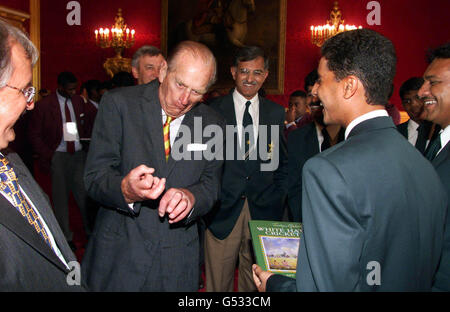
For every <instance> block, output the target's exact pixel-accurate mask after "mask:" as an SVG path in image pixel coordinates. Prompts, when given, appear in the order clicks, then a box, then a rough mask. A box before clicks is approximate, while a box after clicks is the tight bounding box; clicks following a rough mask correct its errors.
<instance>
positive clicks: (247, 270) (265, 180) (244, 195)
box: [205, 46, 287, 291]
mask: <svg viewBox="0 0 450 312" xmlns="http://www.w3.org/2000/svg"><path fill="white" fill-rule="evenodd" d="M268 68H269V64H268V57H267V56H266V55H265V53H264V51H263V50H262V49H261V48H259V47H256V46H250V47H245V48H242V49H240V50H239V52H238V53H237V55H236V57H235V62H234V64H233V66H232V67H231V74H232V76H233V78H234V80H235V84H236V87H235V89H233V91H232V92H231V93H229V94H228V95H226V96H223V97H220V98H218V99H216V100H215V101H214V102H213V103H212V104H211V107H212V108H214V109H215V110H217V111H218V112H219V113H220V114H221V115H222V116H224V117H225V119H226V122H227V130H228V129H230V128H234V129H237V130H238V131H237V132H235V133H234V135H232V136H228V135H227V142H226V149H227V151H226V152H227V153H226V154H227V155H226V159H225V164H224V169H223V177H222V189H221V197H220V203H219V204H218V205H217V206H216V207H215V208H214V209H213V210H212V211H211V213H209V214H208V216H207V222H206V224H207V226H208V228H207V230H206V234H205V266H206V290H207V291H233V285H234V282H233V279H234V270H235V266H236V263H237V260H238V258H239V281H238V288H239V290H240V291H254V290H256V288H255V286H254V285H253V281H252V273H251V265H252V263H253V259H252V246H251V239H250V233H249V227H248V221H249V220H251V219H254V220H281V218H282V215H283V209H284V202H285V194H286V191H285V183H286V175H287V173H286V170H287V151H286V142H285V138H284V134H283V127H284V109H283V107H282V106H280V105H278V104H276V103H274V102H272V101H270V100H268V99H266V98H264V97H261V96H259V95H258V90H260V88H261V86H262V84H263V83H264V81H265V79H266V78H267V75H268V74H269V72H268ZM246 120H247V121H248V123H247V121H246ZM241 126H242V128H243V129H242V130H241V131H239V127H241ZM258 126H259V127H258ZM244 128H245V129H244ZM227 132H228V131H227ZM252 134H253V135H252ZM245 135H249V138H248V139H245V138H244V136H245ZM255 138H256V139H255ZM245 148H248V151H247V153H245V156H244V155H242V154H244V153H242V154H240V153H239V151H243V150H244V149H245ZM231 151H234V155H230V152H231ZM261 151H263V153H261ZM265 167H267V169H265ZM269 167H270V168H269Z"/></svg>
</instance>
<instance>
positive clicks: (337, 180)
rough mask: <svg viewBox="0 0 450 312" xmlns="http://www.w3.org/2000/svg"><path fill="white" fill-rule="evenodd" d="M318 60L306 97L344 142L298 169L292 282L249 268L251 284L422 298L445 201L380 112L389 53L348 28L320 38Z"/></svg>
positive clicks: (373, 37) (379, 39) (388, 80)
mask: <svg viewBox="0 0 450 312" xmlns="http://www.w3.org/2000/svg"><path fill="white" fill-rule="evenodd" d="M321 52H322V58H321V59H320V63H319V68H318V73H319V79H318V80H317V82H316V84H315V85H314V88H313V91H312V92H313V94H316V95H317V96H318V97H319V99H320V101H321V102H322V104H323V106H324V109H323V113H324V121H325V123H326V124H331V123H336V124H340V125H341V126H342V127H345V128H346V131H345V136H346V138H345V141H343V142H341V143H339V144H337V145H335V146H333V147H331V148H329V149H327V150H326V151H324V152H322V153H320V154H318V155H316V156H315V157H313V158H311V159H309V160H308V161H307V162H306V164H305V166H304V168H303V196H302V197H303V202H302V209H303V211H302V216H303V235H302V237H301V240H300V247H299V255H298V265H297V275H296V280H294V279H289V278H287V277H283V276H281V275H274V274H271V273H269V272H266V271H261V268H259V267H258V266H257V265H254V278H255V283H256V285H257V286H258V289H259V290H261V291H262V290H264V289H265V288H266V286H267V290H269V291H274V290H278V291H430V290H431V286H432V281H433V278H434V275H435V272H436V269H437V266H438V263H439V258H440V255H441V251H442V246H443V239H444V225H445V218H446V213H447V196H446V194H445V191H444V188H443V186H442V183H441V182H440V180H439V177H438V176H437V174H436V172H435V171H434V169H433V167H432V166H431V164H430V163H429V162H428V161H427V160H426V159H425V158H424V157H423V156H422V155H421V154H420V153H419V152H418V151H417V149H415V148H414V147H413V146H412V145H411V144H410V143H409V142H408V141H407V140H405V139H404V138H403V137H402V136H401V134H400V133H398V131H397V130H396V128H395V125H394V123H393V121H392V119H391V118H390V117H388V113H387V112H386V110H384V105H385V104H386V103H387V102H388V96H389V93H390V89H391V84H392V80H393V78H394V75H395V65H396V55H395V50H394V46H393V44H392V42H391V41H390V40H388V39H387V38H385V37H383V36H382V35H380V34H378V33H376V32H375V31H373V30H369V29H358V30H353V31H347V32H344V33H341V34H338V35H336V36H334V37H332V38H330V39H329V40H327V41H326V42H325V44H324V45H323V46H322V50H321ZM267 279H268V282H267V284H266V281H267Z"/></svg>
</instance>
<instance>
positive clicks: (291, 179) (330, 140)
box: [288, 101, 345, 222]
mask: <svg viewBox="0 0 450 312" xmlns="http://www.w3.org/2000/svg"><path fill="white" fill-rule="evenodd" d="M309 107H310V110H311V116H312V118H313V120H314V122H311V123H309V124H307V125H305V126H303V127H302V128H300V129H295V130H294V131H292V132H291V133H290V134H289V137H288V153H289V154H288V172H289V174H288V204H289V211H290V218H291V220H292V221H294V222H302V170H303V166H304V165H305V162H306V161H307V160H308V159H310V158H311V157H313V156H314V155H316V154H318V153H320V152H323V151H324V150H326V149H327V148H329V147H331V146H333V145H335V144H337V143H339V142H341V141H343V140H344V133H345V129H344V128H342V127H341V126H340V125H328V126H327V125H325V124H324V122H323V113H322V110H323V107H322V105H321V104H320V101H315V102H311V104H310V106H309Z"/></svg>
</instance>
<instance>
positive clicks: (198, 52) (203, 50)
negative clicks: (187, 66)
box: [167, 41, 217, 89]
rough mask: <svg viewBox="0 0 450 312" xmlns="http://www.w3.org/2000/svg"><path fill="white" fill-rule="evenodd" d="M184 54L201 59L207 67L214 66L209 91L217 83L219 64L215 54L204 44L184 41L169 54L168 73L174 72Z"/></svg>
mask: <svg viewBox="0 0 450 312" xmlns="http://www.w3.org/2000/svg"><path fill="white" fill-rule="evenodd" d="M183 53H190V54H191V55H192V56H194V57H195V58H201V59H202V60H203V62H204V63H205V65H211V66H212V75H211V77H210V79H209V82H208V85H207V87H206V88H207V89H209V87H211V86H212V85H213V84H215V83H216V81H217V62H216V58H215V57H214V54H213V53H212V52H211V50H210V49H209V48H208V47H207V46H206V45H204V44H202V43H199V42H196V41H182V42H180V43H179V44H178V45H177V46H176V47H175V48H173V50H172V51H171V53H170V54H169V56H168V58H167V66H168V71H174V70H175V68H176V61H177V59H178V57H179V56H180V55H181V54H183Z"/></svg>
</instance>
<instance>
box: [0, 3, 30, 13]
mask: <svg viewBox="0 0 450 312" xmlns="http://www.w3.org/2000/svg"><path fill="white" fill-rule="evenodd" d="M0 5H3V6H5V7H8V8H11V9H14V10H19V11H23V12H26V13H30V0H1V1H0Z"/></svg>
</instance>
